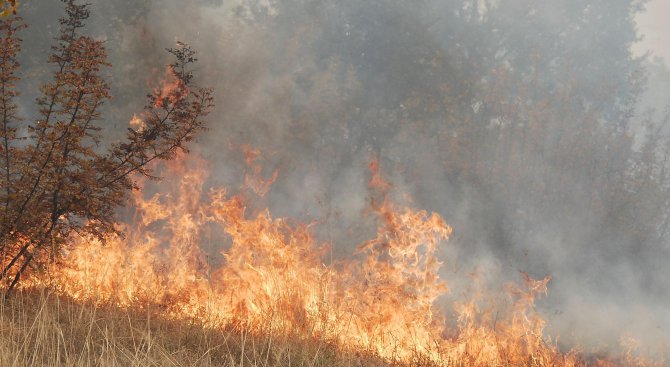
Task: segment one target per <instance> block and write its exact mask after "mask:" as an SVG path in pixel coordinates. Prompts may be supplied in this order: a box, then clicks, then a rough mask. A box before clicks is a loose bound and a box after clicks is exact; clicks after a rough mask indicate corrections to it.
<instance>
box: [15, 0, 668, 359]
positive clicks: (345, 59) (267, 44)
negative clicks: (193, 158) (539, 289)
mask: <svg viewBox="0 0 670 367" xmlns="http://www.w3.org/2000/svg"><path fill="white" fill-rule="evenodd" d="M531 3H532V4H533V5H532V6H531V5H530V4H531ZM585 3H586V4H580V5H574V4H573V5H571V2H569V1H556V2H546V4H536V2H532V1H523V0H515V1H493V2H488V1H465V2H463V1H428V0H425V1H423V0H422V1H411V2H410V1H393V0H379V1H365V2H362V1H357V0H340V1H300V0H286V1H272V0H266V1H262V0H259V1H252V0H237V1H223V0H221V1H215V0H209V1H206V0H200V1H191V2H184V1H178V0H163V1H151V0H144V1H131V0H115V1H101V0H95V1H92V6H91V9H92V18H91V22H90V26H89V30H90V32H91V34H93V35H94V36H96V37H103V38H105V39H106V40H107V47H108V48H109V51H110V61H111V63H112V64H113V65H114V68H113V69H111V70H110V71H109V73H110V77H111V82H112V87H113V95H114V96H115V100H114V101H113V103H112V104H111V105H110V106H107V109H108V111H107V116H108V117H109V120H110V121H111V125H109V126H107V128H108V130H109V136H110V139H114V137H115V136H117V135H115V134H120V133H122V132H123V131H124V129H125V128H126V126H127V122H128V121H129V120H130V119H131V118H132V115H133V113H134V112H137V111H139V110H140V109H141V107H142V104H143V95H144V94H145V93H146V91H147V88H151V87H152V86H155V85H153V84H152V83H153V82H154V81H157V80H159V78H160V75H161V73H162V72H163V70H164V69H163V67H162V65H164V64H165V63H167V62H169V59H168V58H167V56H168V55H167V54H166V53H165V52H163V50H164V48H166V47H171V46H172V45H173V44H174V42H175V41H176V40H180V41H184V42H187V43H189V44H191V45H192V46H193V47H194V48H195V49H196V50H198V51H199V54H198V58H199V62H198V64H197V69H196V70H195V73H196V76H197V79H198V83H199V84H202V85H206V86H212V87H214V88H215V90H216V95H217V100H216V106H217V107H216V111H215V113H214V114H213V115H212V116H211V117H210V126H209V127H210V129H211V130H210V131H209V132H208V133H206V134H204V135H203V136H201V137H200V138H199V140H198V141H197V142H195V143H194V144H193V150H194V151H195V152H196V153H197V154H199V155H201V156H202V157H204V158H205V159H206V160H207V161H208V162H209V164H210V165H211V168H212V177H211V179H210V181H211V182H210V183H209V184H210V185H213V186H218V185H224V186H226V187H230V188H231V189H235V188H239V187H242V186H243V181H244V175H245V173H246V172H248V167H247V166H246V165H245V163H244V146H245V145H247V144H248V145H251V146H253V147H256V148H258V149H260V150H261V152H262V158H260V160H259V161H258V163H260V164H261V165H262V167H263V169H262V171H261V175H262V176H264V177H265V178H269V177H270V176H271V175H272V172H273V171H274V170H275V169H278V170H279V172H280V173H279V176H278V179H277V181H276V182H275V183H274V185H273V187H272V189H271V191H270V192H269V194H268V195H267V196H266V197H265V198H263V199H262V202H261V200H260V199H256V200H258V202H256V203H255V205H257V206H258V207H260V206H268V207H269V208H270V211H271V212H272V213H273V215H275V216H286V217H291V218H297V219H298V220H301V221H304V222H312V221H316V222H317V225H316V226H315V227H314V230H315V231H316V233H317V235H318V236H319V238H320V239H322V240H324V241H329V242H331V243H333V254H334V256H335V257H338V256H346V255H348V254H350V253H351V252H352V246H354V245H355V244H358V243H360V242H361V241H362V240H365V239H368V238H370V237H371V234H372V233H373V230H374V223H373V221H374V219H373V218H371V217H370V216H366V215H365V211H366V208H367V207H368V204H369V201H370V193H369V191H368V186H367V181H368V179H369V173H368V171H367V162H368V161H369V159H371V158H372V157H378V158H379V159H380V161H381V166H382V171H383V172H384V174H385V175H386V176H387V177H389V179H390V181H391V182H393V184H394V190H393V195H395V196H396V197H395V199H396V200H399V201H403V202H411V205H412V206H415V207H419V208H424V209H427V210H430V211H435V212H438V213H439V214H440V215H442V216H443V217H444V218H445V219H446V220H447V222H448V223H449V224H450V225H451V226H452V227H453V228H454V230H455V233H454V237H453V238H452V240H451V241H450V242H449V243H447V244H445V248H444V250H443V252H444V260H445V267H444V274H443V276H444V277H445V278H446V279H448V280H450V281H451V280H452V279H453V281H452V289H453V291H454V293H456V296H457V295H458V292H459V290H458V289H459V287H461V286H462V287H465V284H467V281H466V280H465V279H466V278H467V276H466V275H467V274H468V273H469V272H471V271H472V270H473V269H475V268H476V267H478V268H479V269H480V270H481V271H482V272H483V274H484V275H483V279H484V283H485V284H486V286H488V287H491V288H492V289H499V288H501V284H503V283H506V282H509V281H517V280H518V279H519V278H518V273H517V272H518V271H524V272H528V273H529V274H531V275H532V276H534V277H537V278H540V277H543V276H544V275H546V274H550V275H551V276H552V278H553V280H552V282H551V283H550V289H549V295H548V297H546V298H545V299H544V300H543V301H542V302H541V304H540V306H541V310H542V312H543V314H544V315H545V316H546V317H547V318H548V319H549V327H550V328H549V334H552V335H560V340H561V341H562V342H565V343H566V344H571V343H573V342H576V343H579V344H581V345H585V346H587V348H590V347H591V346H593V347H602V343H605V344H607V345H608V346H609V347H617V346H618V339H619V337H620V336H628V335H630V336H633V337H635V338H638V339H640V340H642V341H643V344H644V345H649V346H651V347H650V348H659V350H662V348H664V347H667V346H668V344H667V343H668V342H669V341H670V318H669V317H668V315H670V302H669V301H670V300H669V299H668V296H667V295H668V294H670V293H669V292H668V291H670V284H669V283H668V280H667V279H670V278H669V277H668V276H669V275H670V274H668V271H667V270H666V269H667V266H666V264H667V260H668V259H670V257H669V256H668V246H667V243H666V242H665V240H664V239H661V240H659V241H656V242H654V241H651V240H648V239H647V237H651V236H652V235H650V234H649V232H650V230H649V229H645V228H644V226H643V225H644V224H645V223H651V222H653V223H656V222H655V221H656V220H657V219H658V218H661V217H662V216H663V215H664V214H663V213H660V212H654V211H653V210H651V209H650V208H652V204H654V203H657V202H659V201H664V200H667V199H665V198H664V197H660V196H659V195H662V194H663V192H660V191H659V192H657V193H656V194H649V195H650V196H649V195H648V196H645V197H644V200H646V201H644V200H641V199H640V200H638V199H637V198H638V196H635V195H632V194H631V190H637V189H636V188H635V187H636V186H634V185H632V184H630V183H629V182H628V180H629V178H628V176H627V178H625V179H624V178H620V177H619V176H617V177H618V178H617V177H614V176H613V175H616V173H617V172H619V173H621V172H626V174H627V175H630V174H631V173H630V172H631V171H634V169H633V168H628V167H629V166H630V167H637V166H635V165H633V164H632V163H631V162H632V161H634V160H635V159H637V157H638V153H639V151H640V150H641V147H642V146H643V145H644V142H645V141H646V140H645V137H644V136H643V135H644V134H642V133H638V130H639V131H642V130H643V127H642V126H647V125H645V124H644V123H642V122H641V121H642V120H643V116H646V115H645V111H647V110H648V109H649V108H656V109H661V110H662V108H663V105H659V104H661V103H665V102H666V101H664V100H663V98H658V96H662V95H663V94H664V93H665V94H666V95H667V91H668V88H667V86H668V85H669V84H668V83H666V84H663V83H662V82H659V81H656V82H655V83H654V84H652V87H653V88H652V89H651V90H652V91H651V92H648V94H647V95H644V99H643V101H642V102H640V103H638V96H639V95H640V93H639V92H640V91H641V90H644V89H645V84H644V83H642V80H643V77H642V75H643V73H642V70H643V68H642V64H643V60H641V59H636V58H635V57H633V56H632V54H631V53H630V46H631V45H632V44H633V43H634V41H635V40H636V37H637V35H636V33H635V31H634V28H633V27H634V24H633V23H632V20H631V19H632V18H631V17H632V16H634V14H635V12H636V11H638V10H639V8H638V5H637V3H636V2H632V1H627V0H617V1H612V2H603V1H596V0H593V1H589V2H585ZM605 3H606V4H605ZM58 9H59V4H58V2H57V1H49V2H40V3H39V4H38V3H37V2H26V4H24V5H22V8H21V15H22V16H23V17H24V18H25V19H26V21H27V22H28V23H29V24H30V26H31V28H30V29H29V31H27V32H25V34H24V37H23V38H24V39H25V45H26V53H25V55H24V59H25V61H24V64H26V66H27V69H28V70H30V72H29V73H28V74H27V75H26V77H25V78H24V81H23V82H22V83H23V84H25V86H26V88H24V90H30V91H35V94H31V93H26V94H25V95H24V96H23V98H24V100H25V101H29V100H32V99H33V98H34V97H35V96H36V91H37V88H36V87H37V85H39V81H40V79H41V78H43V77H44V75H47V74H48V70H45V69H44V68H43V66H41V65H42V61H43V60H44V59H45V57H46V54H47V53H48V47H49V44H50V43H49V42H50V39H51V38H52V37H53V36H54V35H55V34H56V31H57V22H56V16H55V15H56V14H59V10H58ZM610 23H611V24H610ZM655 67H657V68H658V69H659V70H660V71H656V72H655V74H654V75H665V78H666V80H670V77H668V76H667V75H668V74H667V69H665V68H664V66H663V65H658V64H656V65H655ZM663 72H665V74H663ZM22 105H26V106H27V105H28V104H27V102H26V103H24V104H22ZM24 115H26V116H30V115H31V111H30V110H25V111H24ZM631 116H633V117H631ZM658 118H659V117H658V115H656V116H655V117H653V118H652V120H653V121H656V120H658ZM624 124H628V125H629V126H628V127H622V126H624ZM601 127H602V129H601ZM624 130H625V131H626V132H625V133H622V131H624ZM617 134H619V135H617ZM118 136H120V135H118ZM612 136H620V137H621V138H620V139H619V138H612ZM633 137H635V138H636V143H635V144H634V145H635V147H634V148H631V149H629V150H626V149H628V148H627V147H628V146H629V145H632V143H631V142H630V141H628V140H626V139H627V138H630V139H632V138H633ZM508 142H509V143H508ZM626 152H630V154H629V153H626ZM624 153H625V154H624ZM626 154H628V155H626ZM616 180H623V181H626V183H625V184H621V185H618V184H614V183H612V182H615V181H616ZM617 190H619V191H617ZM640 190H642V189H640ZM640 192H641V191H640ZM645 192H646V191H645ZM640 195H642V194H640ZM654 195H656V196H654ZM250 197H252V195H250ZM621 198H632V199H631V201H625V200H627V199H625V200H623V199H621ZM618 200H623V201H624V202H622V203H619V201H618ZM650 203H651V204H650ZM251 205H252V206H253V205H254V204H253V202H252V204H251ZM652 212H653V213H652ZM640 213H643V214H644V213H652V214H653V215H652V214H649V215H650V217H649V218H651V219H650V220H646V219H647V218H644V217H642V214H640ZM649 226H650V227H654V226H653V225H652V224H649ZM636 231H639V232H640V233H638V232H636ZM459 279H460V280H459ZM456 296H454V297H456ZM645 343H646V344H645Z"/></svg>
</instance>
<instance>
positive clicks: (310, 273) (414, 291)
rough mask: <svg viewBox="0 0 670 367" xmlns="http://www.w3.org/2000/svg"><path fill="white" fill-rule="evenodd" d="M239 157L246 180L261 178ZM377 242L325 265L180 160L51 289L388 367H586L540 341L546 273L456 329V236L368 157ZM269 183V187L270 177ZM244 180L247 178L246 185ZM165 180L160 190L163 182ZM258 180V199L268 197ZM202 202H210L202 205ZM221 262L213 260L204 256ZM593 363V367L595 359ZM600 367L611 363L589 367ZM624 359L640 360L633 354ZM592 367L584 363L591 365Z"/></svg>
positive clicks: (295, 228)
mask: <svg viewBox="0 0 670 367" xmlns="http://www.w3.org/2000/svg"><path fill="white" fill-rule="evenodd" d="M258 155H259V153H258V152H257V151H255V150H253V149H251V148H249V149H247V150H246V156H247V161H248V162H247V163H248V164H249V165H250V166H251V167H252V171H253V172H252V176H253V175H255V177H259V176H258V175H259V173H260V168H258V171H256V168H255V167H256V166H254V160H255V159H256V157H257V156H258ZM370 169H371V172H372V179H371V181H370V187H371V190H374V191H375V192H376V193H377V194H379V197H380V198H379V200H374V201H373V203H372V208H371V209H372V212H374V213H375V215H376V216H377V218H378V228H377V235H376V236H375V237H374V238H373V239H371V240H369V241H367V242H364V243H362V244H360V245H359V246H358V247H357V249H356V251H355V254H354V256H353V260H348V261H341V262H337V263H332V264H331V263H329V262H328V261H326V258H327V254H328V252H329V247H328V245H327V244H320V243H318V242H317V240H316V239H315V238H314V236H313V235H312V233H311V231H310V228H309V225H306V224H295V223H294V222H292V221H290V220H287V219H283V218H273V217H272V216H271V214H270V212H269V211H268V210H262V211H260V212H258V213H249V212H248V210H247V207H246V206H245V203H244V200H243V199H242V197H241V196H235V195H232V196H230V195H228V193H227V192H226V190H225V189H212V190H210V191H209V192H208V193H207V194H206V195H203V190H204V183H205V180H206V178H207V169H206V168H205V164H204V163H203V162H200V164H199V165H198V168H196V169H192V168H188V167H187V166H186V164H185V163H184V161H183V160H180V159H178V160H177V161H175V162H172V163H170V164H169V166H168V172H166V173H165V175H166V176H168V177H171V178H175V179H174V180H172V181H171V183H166V185H167V186H169V187H166V188H164V190H163V191H161V193H159V194H156V195H154V196H152V197H150V198H148V199H145V198H144V197H143V196H142V195H140V194H139V192H138V193H136V194H135V195H134V196H133V202H134V205H133V207H134V211H135V214H134V220H133V221H132V224H130V225H126V227H125V230H126V233H127V237H126V238H125V239H121V238H118V237H114V238H109V239H108V240H107V241H106V243H104V244H103V243H100V242H99V241H98V240H96V239H92V238H78V239H75V245H74V247H72V250H71V251H70V252H69V253H67V254H65V256H64V258H63V260H62V264H59V266H58V267H55V268H54V269H53V270H52V274H51V275H50V279H51V280H50V283H49V285H50V286H52V287H55V288H56V289H57V290H58V291H60V292H62V293H63V294H65V295H68V296H70V297H72V298H75V299H77V300H81V301H88V302H101V303H110V304H114V305H119V306H126V307H146V306H147V305H157V306H159V307H160V308H161V311H162V313H163V314H164V315H166V316H167V317H175V318H195V319H197V320H199V321H201V322H203V323H205V324H207V325H210V326H212V327H236V328H240V329H244V330H248V331H251V332H257V333H272V334H273V335H275V334H277V333H281V334H284V335H288V336H294V337H298V338H319V339H321V340H326V341H330V342H333V343H335V344H337V345H338V346H340V347H342V348H351V349H356V350H362V351H366V352H372V353H376V354H378V355H380V356H381V357H383V358H386V359H388V360H392V361H400V362H408V363H418V361H428V362H430V363H434V364H435V365H455V364H458V365H472V366H499V365H533V366H545V365H553V366H581V365H585V364H587V362H589V361H587V360H586V359H584V358H582V357H580V354H579V353H578V351H577V350H572V351H569V352H567V353H562V352H561V351H559V349H558V348H557V347H556V346H555V345H554V344H552V343H551V342H550V341H547V340H546V339H545V338H544V336H543V330H544V327H545V321H544V320H543V319H542V318H541V317H540V316H539V315H538V314H537V313H536V312H535V309H534V302H535V300H536V299H537V298H538V297H540V296H541V295H543V294H544V293H546V291H547V285H548V283H549V280H550V279H549V277H546V278H544V279H540V280H535V279H532V278H531V277H530V276H528V275H525V274H524V275H523V283H522V284H521V285H510V286H509V287H508V289H507V293H508V294H509V297H510V299H511V300H512V302H511V307H509V309H508V311H507V312H506V314H505V315H498V314H495V315H494V313H493V311H491V310H481V309H480V304H481V303H480V302H478V298H479V297H481V295H473V296H472V297H471V299H468V300H465V301H461V302H459V303H457V304H456V305H454V307H453V309H454V311H455V313H456V314H455V316H454V318H453V320H455V322H454V321H450V320H449V319H448V317H447V316H448V313H447V311H446V310H445V309H443V307H442V306H440V301H439V299H440V297H441V296H443V295H445V294H446V293H447V291H448V288H447V284H446V282H445V281H444V280H443V279H441V278H440V275H439V270H440V267H441V265H442V262H440V261H439V259H438V252H439V249H440V247H441V246H445V245H447V244H446V240H447V239H448V238H449V236H450V235H451V233H452V229H451V228H450V227H449V226H448V225H447V224H446V223H445V222H444V220H443V219H442V218H441V217H440V216H439V215H437V214H435V213H427V212H426V211H422V210H415V209H412V208H408V207H403V206H399V205H397V204H394V203H393V202H391V201H390V200H389V199H388V198H387V195H386V193H387V192H388V191H389V190H390V189H391V184H390V183H389V182H388V181H386V180H385V179H384V178H383V177H382V175H381V173H380V171H379V164H378V162H377V161H373V162H371V164H370ZM274 179H276V177H274V176H273V178H272V179H271V180H270V181H269V183H267V185H268V186H269V184H270V183H271V182H273V181H274ZM247 181H253V180H249V179H248V180H247ZM166 182H167V181H166ZM264 187H265V186H264V185H263V186H262V187H261V189H262V190H261V189H257V190H255V191H256V192H257V193H258V194H259V195H261V196H262V195H264V193H265V192H266V190H265V189H264ZM203 196H205V197H206V199H205V200H202V198H203ZM210 230H219V231H222V232H224V233H225V234H226V236H227V237H226V238H227V240H226V241H229V243H227V244H222V246H221V247H224V248H226V250H224V251H223V252H221V253H220V254H216V253H211V252H209V253H208V252H207V250H205V249H203V246H202V244H201V241H202V238H203V237H204V236H205V235H206V232H207V231H210ZM217 256H219V258H220V259H219V260H218V261H217V260H211V259H212V258H214V259H215V258H216V257H217ZM590 362H593V361H590ZM595 363H596V364H599V365H613V364H608V363H612V362H608V361H595ZM622 363H623V364H626V363H630V364H635V365H644V364H645V363H647V362H645V361H643V360H641V359H636V358H635V357H634V356H633V355H632V354H629V355H628V359H622ZM588 364H590V363H588Z"/></svg>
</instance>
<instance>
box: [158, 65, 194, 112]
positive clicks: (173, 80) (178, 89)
mask: <svg viewBox="0 0 670 367" xmlns="http://www.w3.org/2000/svg"><path fill="white" fill-rule="evenodd" d="M189 92H190V91H189V89H188V86H186V84H184V82H183V81H182V80H181V79H180V78H179V77H178V76H177V73H176V71H175V70H174V67H172V66H171V65H170V66H168V67H167V68H166V70H165V77H164V78H163V80H162V81H161V83H160V87H159V88H158V89H156V91H155V92H154V93H155V95H156V96H157V98H156V102H155V103H154V107H155V108H158V107H167V106H171V105H174V104H176V103H178V102H179V101H181V100H183V99H184V98H186V96H187V95H188V94H189Z"/></svg>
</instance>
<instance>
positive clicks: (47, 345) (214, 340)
mask: <svg viewBox="0 0 670 367" xmlns="http://www.w3.org/2000/svg"><path fill="white" fill-rule="evenodd" d="M156 314H157V313H156V312H151V311H147V310H145V311H131V310H125V309H118V308H105V307H95V306H92V305H81V304H78V303H75V302H73V301H71V300H68V299H63V298H58V297H55V296H53V295H48V294H46V293H44V292H41V293H39V292H30V293H25V292H23V293H21V292H20V293H17V294H15V295H14V296H13V297H12V298H11V299H9V300H6V301H5V302H4V303H3V302H1V301H0V366H102V367H107V366H386V365H387V364H385V363H383V362H381V361H379V360H378V359H375V358H371V357H366V356H363V355H357V354H355V353H351V352H347V351H342V350H338V349H337V348H335V347H333V346H329V345H326V344H324V343H320V342H318V341H300V340H286V339H282V338H276V337H273V336H271V335H265V336H256V337H254V336H251V335H248V334H246V335H245V334H244V333H241V332H235V331H230V330H210V329H207V328H205V327H203V326H200V325H197V324H194V323H188V322H183V321H180V322H177V321H170V320H165V319H161V318H160V317H157V316H156Z"/></svg>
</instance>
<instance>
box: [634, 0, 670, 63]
mask: <svg viewBox="0 0 670 367" xmlns="http://www.w3.org/2000/svg"><path fill="white" fill-rule="evenodd" d="M668 15H670V0H650V1H649V3H648V4H647V10H646V12H644V13H643V14H640V15H639V16H638V18H637V22H638V25H639V27H640V33H642V34H644V39H643V40H642V42H641V43H640V44H639V45H638V46H637V47H636V49H635V51H636V52H638V53H644V52H645V51H647V50H651V51H652V52H653V53H654V55H657V56H661V57H663V58H664V59H665V62H666V63H667V64H670V23H669V22H668Z"/></svg>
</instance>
